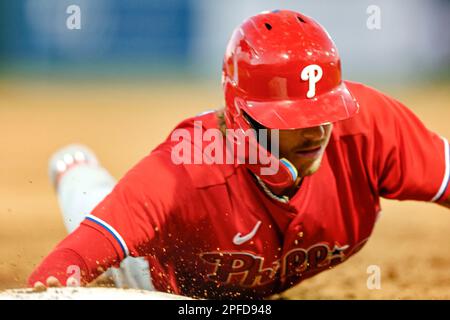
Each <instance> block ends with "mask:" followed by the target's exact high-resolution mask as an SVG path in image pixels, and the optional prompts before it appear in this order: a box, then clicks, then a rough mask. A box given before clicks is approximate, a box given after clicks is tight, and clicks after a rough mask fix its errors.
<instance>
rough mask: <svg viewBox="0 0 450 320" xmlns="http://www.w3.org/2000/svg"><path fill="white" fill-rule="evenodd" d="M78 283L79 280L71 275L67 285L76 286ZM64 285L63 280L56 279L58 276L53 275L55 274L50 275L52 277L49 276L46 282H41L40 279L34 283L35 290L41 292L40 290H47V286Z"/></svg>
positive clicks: (58, 286)
mask: <svg viewBox="0 0 450 320" xmlns="http://www.w3.org/2000/svg"><path fill="white" fill-rule="evenodd" d="M77 283H78V282H77V281H76V279H75V278H73V277H69V278H68V279H67V286H68V287H76V286H78V285H77ZM62 286H63V285H62V284H61V282H59V280H58V279H56V278H55V277H53V276H50V277H48V278H47V280H46V283H45V284H43V283H42V282H40V281H37V282H36V283H35V284H34V286H33V289H34V290H35V291H38V292H39V291H45V290H47V288H60V287H62Z"/></svg>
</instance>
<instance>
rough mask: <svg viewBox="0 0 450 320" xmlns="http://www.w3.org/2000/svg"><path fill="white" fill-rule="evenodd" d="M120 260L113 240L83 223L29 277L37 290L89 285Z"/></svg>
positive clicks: (30, 283) (29, 280) (29, 282)
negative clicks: (112, 242)
mask: <svg viewBox="0 0 450 320" xmlns="http://www.w3.org/2000/svg"><path fill="white" fill-rule="evenodd" d="M119 261H120V255H119V254H117V252H116V250H115V248H114V246H113V245H112V244H111V242H110V240H109V239H108V238H106V237H105V236H104V235H103V234H102V233H101V232H99V231H97V230H95V229H94V228H91V227H89V226H86V225H81V226H80V227H79V228H77V229H76V230H75V231H74V232H73V233H71V234H70V235H68V236H67V237H66V238H65V239H64V240H63V241H62V242H61V243H60V244H58V245H57V246H56V248H55V249H53V251H52V252H51V253H50V254H49V255H48V256H47V257H46V258H45V259H44V260H43V261H42V262H41V264H40V265H39V266H38V267H37V268H36V269H35V270H34V271H33V273H32V274H31V275H30V277H29V279H28V285H29V286H30V287H34V288H36V289H43V288H45V287H58V286H79V285H85V284H88V283H89V282H91V281H92V280H94V279H95V278H97V277H98V276H99V275H100V274H101V273H102V272H103V271H104V270H106V269H107V268H109V267H110V266H112V265H115V264H116V263H118V262H119Z"/></svg>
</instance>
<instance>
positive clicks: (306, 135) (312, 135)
mask: <svg viewBox="0 0 450 320" xmlns="http://www.w3.org/2000/svg"><path fill="white" fill-rule="evenodd" d="M325 133H326V132H325V126H317V127H312V128H305V129H301V130H300V134H301V136H302V138H303V139H305V140H314V141H319V140H322V139H324V138H325Z"/></svg>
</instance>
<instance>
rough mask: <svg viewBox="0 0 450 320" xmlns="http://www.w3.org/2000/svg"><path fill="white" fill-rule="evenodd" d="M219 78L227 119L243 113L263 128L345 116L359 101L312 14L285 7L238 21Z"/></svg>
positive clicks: (234, 121)
mask: <svg viewBox="0 0 450 320" xmlns="http://www.w3.org/2000/svg"><path fill="white" fill-rule="evenodd" d="M222 83H223V88H224V93H225V104H226V108H225V110H226V122H227V126H228V127H229V128H242V125H241V124H243V119H242V114H243V112H244V113H246V114H247V115H249V116H250V117H251V118H253V119H254V120H256V121H257V122H258V123H260V124H261V125H263V126H264V127H267V128H271V129H280V130H283V129H299V128H307V127H314V126H318V125H322V124H325V123H332V122H336V121H339V120H344V119H347V118H350V117H351V116H353V115H354V114H356V113H357V112H358V108H359V107H358V104H357V102H356V101H355V99H354V98H353V97H352V95H351V94H350V92H349V91H348V89H347V87H346V86H345V84H344V83H343V82H342V79H341V62H340V58H339V54H338V52H337V49H336V46H335V44H334V43H333V40H332V39H331V37H330V36H329V35H328V33H327V32H326V30H325V29H324V28H323V27H322V26H321V25H320V24H318V23H317V22H315V21H314V20H313V19H311V18H309V17H307V16H305V15H303V14H300V13H297V12H294V11H288V10H279V11H278V10H277V11H272V12H263V13H261V14H258V15H256V16H253V17H251V18H249V19H247V20H246V21H244V22H243V24H242V25H240V26H239V27H238V28H237V29H236V30H235V31H234V32H233V35H232V37H231V39H230V41H229V43H228V46H227V49H226V53H225V58H224V63H223V74H222Z"/></svg>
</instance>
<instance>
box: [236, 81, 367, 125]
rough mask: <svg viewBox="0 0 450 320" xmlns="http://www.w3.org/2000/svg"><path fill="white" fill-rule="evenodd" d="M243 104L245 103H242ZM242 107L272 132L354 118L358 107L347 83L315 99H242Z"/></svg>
mask: <svg viewBox="0 0 450 320" xmlns="http://www.w3.org/2000/svg"><path fill="white" fill-rule="evenodd" d="M241 101H242V100H241ZM242 102H243V105H241V108H242V109H243V110H244V111H245V112H246V113H247V114H248V115H249V116H250V117H252V118H253V119H254V120H256V121H257V122H258V123H260V124H261V125H263V126H264V127H266V128H269V129H280V130H288V129H301V128H311V127H316V126H319V125H322V124H325V123H334V122H337V121H341V120H346V119H349V118H351V117H353V116H354V115H355V114H357V113H358V111H359V105H358V102H357V101H356V99H355V98H354V97H353V96H352V94H351V93H350V91H349V90H348V88H347V86H346V85H345V83H344V82H342V83H341V84H340V85H339V86H338V87H336V88H335V89H333V90H331V91H329V92H327V93H324V94H321V95H318V96H316V97H314V98H311V99H308V98H305V99H301V100H274V101H251V100H243V101H242Z"/></svg>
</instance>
